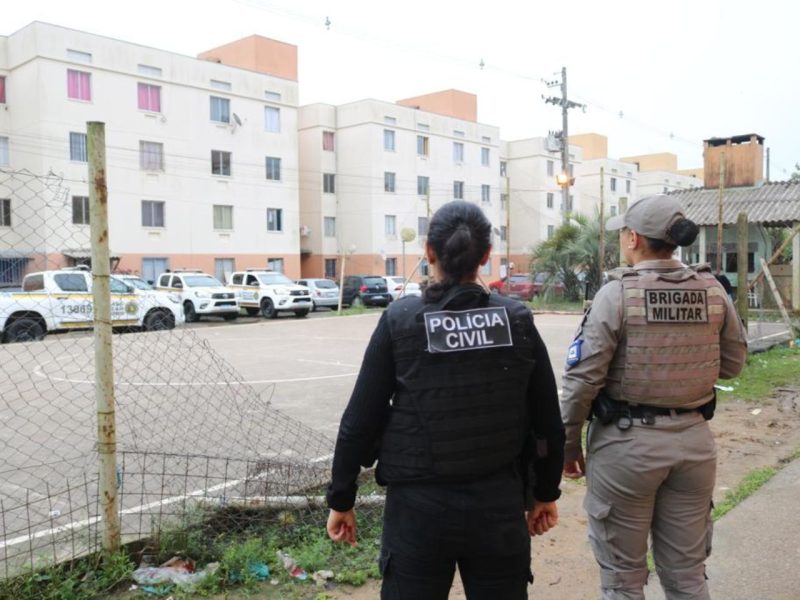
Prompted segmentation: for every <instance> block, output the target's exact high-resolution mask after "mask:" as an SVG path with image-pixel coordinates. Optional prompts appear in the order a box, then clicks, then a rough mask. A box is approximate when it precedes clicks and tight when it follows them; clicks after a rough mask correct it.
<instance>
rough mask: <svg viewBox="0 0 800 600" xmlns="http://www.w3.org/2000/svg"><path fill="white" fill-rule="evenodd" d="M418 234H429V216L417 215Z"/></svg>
mask: <svg viewBox="0 0 800 600" xmlns="http://www.w3.org/2000/svg"><path fill="white" fill-rule="evenodd" d="M417 235H419V236H423V235H428V217H417Z"/></svg>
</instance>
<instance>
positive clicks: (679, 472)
mask: <svg viewBox="0 0 800 600" xmlns="http://www.w3.org/2000/svg"><path fill="white" fill-rule="evenodd" d="M607 229H610V230H614V229H619V230H620V245H621V247H622V250H623V253H624V256H625V260H626V262H627V263H628V264H629V265H632V268H626V269H621V270H619V271H618V272H617V273H616V275H615V276H614V277H613V278H612V281H610V282H609V283H608V284H606V285H605V286H603V287H602V288H601V289H600V291H599V292H598V293H597V295H596V297H595V299H594V301H593V303H592V307H591V310H590V311H589V313H588V314H587V315H586V317H585V318H584V321H583V323H582V325H581V328H580V330H579V332H578V335H577V336H576V338H575V341H574V342H573V343H572V345H571V346H570V349H569V353H568V357H567V367H566V373H565V375H564V383H563V386H562V390H563V396H562V405H561V409H562V414H563V420H564V424H565V426H566V434H567V441H566V449H565V463H564V475H565V476H566V477H568V478H579V477H581V476H583V474H584V472H585V473H586V479H587V493H586V497H585V501H584V508H585V509H586V512H587V513H588V521H589V539H590V541H591V544H592V549H593V551H594V555H595V558H596V560H597V562H598V564H599V565H600V581H601V597H602V598H603V600H617V599H620V600H621V599H625V600H634V599H635V600H644V594H643V591H642V589H643V586H644V585H645V584H646V583H647V579H648V568H647V540H648V535H649V536H651V539H652V551H653V558H654V560H655V564H656V571H657V573H658V576H659V579H660V581H661V585H662V586H663V588H664V591H665V594H666V597H667V599H668V600H677V599H681V600H706V599H708V598H709V595H708V588H707V586H706V578H705V560H706V558H707V556H708V554H709V553H710V551H711V527H712V522H711V514H710V509H711V496H712V492H713V490H714V478H715V474H716V448H715V444H714V439H713V437H712V434H711V431H710V429H709V427H708V423H707V420H709V419H711V418H712V417H713V413H714V403H715V394H714V384H715V382H716V381H717V379H719V378H723V379H728V378H732V377H736V376H737V375H738V374H739V373H740V372H741V370H742V367H743V366H744V362H745V358H746V355H747V342H746V332H745V329H744V327H743V326H742V322H741V320H740V319H739V317H738V315H737V314H736V311H735V309H734V307H733V305H732V303H731V301H730V298H729V297H728V295H727V293H726V292H725V290H724V289H723V287H722V286H721V285H720V283H719V282H717V280H716V279H715V278H714V275H713V274H712V273H711V271H710V269H709V268H708V266H707V265H704V266H702V267H697V268H690V267H687V266H686V265H684V264H682V263H681V262H680V261H678V260H675V259H673V258H672V256H673V253H674V252H675V249H676V248H677V246H689V245H691V244H692V243H693V242H694V240H695V238H696V237H697V233H698V227H697V225H695V223H693V222H692V221H690V220H688V219H686V218H685V216H684V214H683V211H682V210H681V207H680V204H679V203H678V202H677V201H676V200H675V199H673V198H671V197H669V196H665V195H656V196H649V197H646V198H643V199H642V200H639V201H638V202H637V203H636V204H633V205H632V206H631V207H630V208H629V209H628V211H627V212H626V213H625V214H624V215H620V216H616V217H612V218H611V219H610V220H609V221H608V224H607ZM587 419H591V421H590V423H589V429H588V433H587V450H586V456H585V458H584V453H583V450H582V448H581V430H582V427H583V424H584V422H585V421H586V420H587Z"/></svg>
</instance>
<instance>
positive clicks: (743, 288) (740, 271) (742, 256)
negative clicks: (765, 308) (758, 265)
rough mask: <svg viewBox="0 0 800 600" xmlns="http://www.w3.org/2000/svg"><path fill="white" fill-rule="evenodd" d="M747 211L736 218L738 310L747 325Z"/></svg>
mask: <svg viewBox="0 0 800 600" xmlns="http://www.w3.org/2000/svg"><path fill="white" fill-rule="evenodd" d="M748 241H749V240H748V231H747V213H744V212H740V213H739V217H738V218H737V220H736V267H737V268H736V310H737V311H738V312H739V318H741V319H742V322H743V323H744V326H745V327H747V309H748V302H747V290H748V287H747V266H748V265H747V253H748V251H749V247H748Z"/></svg>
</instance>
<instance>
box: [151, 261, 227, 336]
mask: <svg viewBox="0 0 800 600" xmlns="http://www.w3.org/2000/svg"><path fill="white" fill-rule="evenodd" d="M156 290H158V291H162V292H173V293H175V294H177V295H178V296H179V297H180V301H181V305H182V306H183V314H184V315H185V316H186V322H187V323H192V322H194V321H197V320H199V319H200V317H207V316H214V317H222V318H224V319H225V320H226V321H232V320H233V319H236V318H237V317H238V316H239V299H238V298H237V297H236V292H234V291H233V290H232V289H229V288H227V287H225V286H224V285H222V283H221V282H220V281H219V279H217V278H216V277H214V276H212V275H209V274H208V273H203V272H202V271H200V270H197V269H180V270H175V271H172V272H169V273H162V274H161V275H159V277H158V285H157V286H156Z"/></svg>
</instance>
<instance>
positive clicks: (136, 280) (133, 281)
mask: <svg viewBox="0 0 800 600" xmlns="http://www.w3.org/2000/svg"><path fill="white" fill-rule="evenodd" d="M113 275H114V277H116V278H117V279H119V280H121V281H124V282H125V283H127V284H128V285H130V286H132V287H133V288H135V289H137V290H142V291H151V292H152V291H155V289H156V288H154V287H153V286H152V285H151V284H149V283H148V282H147V281H145V280H144V279H142V278H141V277H139V276H138V275H123V274H119V275H117V274H113ZM162 293H163V292H162Z"/></svg>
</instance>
